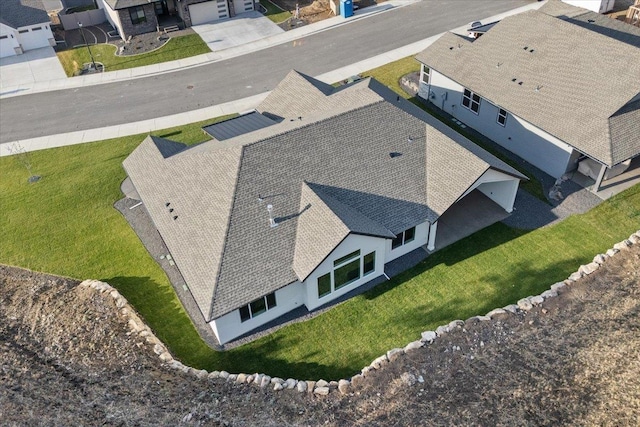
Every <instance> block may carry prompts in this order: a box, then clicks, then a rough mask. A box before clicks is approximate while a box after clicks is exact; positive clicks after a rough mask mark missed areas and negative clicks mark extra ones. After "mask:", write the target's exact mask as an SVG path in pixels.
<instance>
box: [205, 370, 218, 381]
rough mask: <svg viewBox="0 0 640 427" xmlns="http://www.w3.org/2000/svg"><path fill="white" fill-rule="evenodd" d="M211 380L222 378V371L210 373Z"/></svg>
mask: <svg viewBox="0 0 640 427" xmlns="http://www.w3.org/2000/svg"><path fill="white" fill-rule="evenodd" d="M208 376H209V379H210V380H213V379H216V378H220V371H213V372H209V375H208Z"/></svg>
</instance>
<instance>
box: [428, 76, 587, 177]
mask: <svg viewBox="0 0 640 427" xmlns="http://www.w3.org/2000/svg"><path fill="white" fill-rule="evenodd" d="M463 91H464V87H463V86H461V85H459V84H458V83H456V82H454V81H453V80H451V79H449V78H448V77H446V76H444V75H442V74H440V73H438V72H437V71H435V70H431V84H430V85H429V86H428V87H427V85H425V84H421V85H420V92H419V94H420V96H422V97H423V98H425V99H429V100H430V101H431V102H432V103H433V104H434V105H436V106H437V107H439V108H441V109H443V110H444V111H446V112H447V113H449V114H451V115H452V116H454V117H456V118H457V119H458V120H460V121H461V122H463V123H465V124H466V125H468V126H470V127H472V128H474V129H475V130H477V131H478V132H480V133H482V134H483V135H485V136H487V137H488V138H491V139H492V140H493V141H495V142H497V143H498V144H500V145H502V146H503V147H505V148H506V149H508V150H510V151H512V152H514V153H515V154H517V155H518V156H520V157H522V158H523V159H525V160H527V161H528V162H530V163H532V164H533V165H535V166H537V167H538V168H540V169H542V170H543V171H545V172H546V173H548V174H549V175H551V176H553V177H556V178H557V177H560V176H562V175H563V174H564V173H565V172H567V171H570V170H574V169H575V168H576V167H577V165H576V163H575V159H576V158H577V156H578V153H576V152H575V150H574V149H573V147H571V146H570V145H568V144H566V143H564V142H562V141H561V140H559V139H558V138H556V137H554V136H552V135H550V134H548V133H547V132H545V131H543V130H542V129H539V128H538V127H536V126H534V125H532V124H531V123H529V122H527V121H525V120H523V119H521V118H520V117H517V116H514V115H512V114H511V113H508V116H507V121H506V124H505V126H501V125H500V124H498V122H497V117H498V110H499V107H498V106H496V105H493V104H492V103H491V102H489V101H488V100H486V99H484V98H483V99H482V100H481V101H480V109H479V111H478V114H476V113H474V112H473V111H470V110H468V109H467V108H464V107H463V106H462V93H463Z"/></svg>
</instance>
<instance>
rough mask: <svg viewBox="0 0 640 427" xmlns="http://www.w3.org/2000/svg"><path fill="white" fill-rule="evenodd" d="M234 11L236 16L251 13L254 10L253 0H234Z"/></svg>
mask: <svg viewBox="0 0 640 427" xmlns="http://www.w3.org/2000/svg"><path fill="white" fill-rule="evenodd" d="M233 9H234V10H235V12H236V15H237V14H239V13H242V12H250V11H252V10H253V0H233Z"/></svg>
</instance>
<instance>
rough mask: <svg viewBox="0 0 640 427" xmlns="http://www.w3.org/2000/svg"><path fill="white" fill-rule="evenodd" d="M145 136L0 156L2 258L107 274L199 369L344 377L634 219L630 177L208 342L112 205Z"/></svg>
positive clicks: (534, 285) (52, 269)
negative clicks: (255, 330)
mask: <svg viewBox="0 0 640 427" xmlns="http://www.w3.org/2000/svg"><path fill="white" fill-rule="evenodd" d="M211 122H213V120H211V121H208V122H207V123H211ZM203 124H204V123H196V124H192V125H189V126H184V127H179V128H173V129H168V130H165V131H159V132H154V134H156V135H160V136H164V137H167V138H170V139H173V140H176V141H181V142H185V143H189V144H192V143H196V142H199V141H202V140H204V139H205V137H204V134H203V133H202V131H201V130H200V127H201V126H202V125H203ZM143 138H144V135H138V136H131V137H126V138H119V139H113V140H108V141H101V142H96V143H90V144H82V145H74V146H69V147H63V148H57V149H51V150H45V151H37V152H33V153H31V154H30V156H31V163H32V165H33V173H35V174H38V175H41V176H42V179H41V181H40V182H38V183H35V184H28V183H27V178H28V173H27V171H26V169H25V168H24V167H23V166H22V165H20V163H19V162H18V161H17V160H16V159H15V158H13V157H2V158H0V170H2V179H0V206H2V211H3V212H2V216H0V242H1V244H0V262H2V263H5V264H10V265H17V266H22V267H26V268H30V269H33V270H38V271H44V272H49V273H54V274H61V275H65V276H70V277H76V278H80V279H85V278H96V279H100V280H104V281H107V282H109V283H110V284H111V285H113V286H115V287H116V288H118V289H119V290H120V292H122V294H123V295H124V296H125V297H126V298H127V299H129V301H130V302H131V303H132V304H133V306H134V307H136V309H137V310H138V311H139V312H140V314H141V315H142V316H143V317H144V319H145V320H146V321H147V322H148V324H149V325H150V326H151V328H152V329H153V330H154V331H155V332H156V334H157V335H158V336H159V337H160V338H161V339H162V340H163V341H165V342H166V343H167V345H168V347H169V348H170V349H171V351H172V352H173V354H174V355H176V356H177V357H178V358H179V359H180V360H182V361H183V362H184V363H186V364H189V365H191V366H194V367H198V368H206V369H209V370H213V369H218V370H220V369H225V370H227V371H230V372H249V373H253V372H265V373H268V374H269V375H276V376H281V377H285V378H286V377H290V376H291V377H295V378H299V379H317V378H324V379H337V378H340V377H348V376H350V375H353V374H354V373H356V372H358V371H359V370H360V369H361V368H362V367H363V366H364V365H366V364H368V363H369V362H370V361H371V360H372V359H373V358H375V357H377V356H379V355H381V354H383V353H384V352H386V351H387V350H389V349H391V348H393V347H398V346H404V345H405V344H407V343H408V342H410V341H413V340H416V339H418V338H419V337H420V332H421V331H424V330H427V329H434V328H435V327H437V326H438V325H440V324H443V323H447V322H449V321H450V320H453V319H457V318H461V319H465V318H467V317H469V316H472V315H475V314H484V313H486V312H487V311H489V310H491V309H492V308H494V307H497V306H503V305H506V304H509V303H513V302H515V301H516V300H518V299H519V298H521V297H524V296H528V295H533V294H538V293H540V292H541V291H543V290H544V289H546V288H548V287H549V285H550V284H552V283H553V282H555V281H558V280H562V279H564V278H566V277H567V276H568V275H569V274H570V273H571V272H572V271H574V270H576V269H577V267H578V265H579V264H581V263H586V262H589V261H590V260H591V258H592V257H593V255H595V254H596V253H598V252H603V251H604V250H606V249H607V248H608V247H610V246H611V245H612V244H613V243H614V242H617V241H620V240H622V239H623V238H625V237H627V236H628V235H629V234H630V233H631V232H633V231H635V230H637V229H638V227H639V225H640V186H635V187H633V188H631V189H629V190H627V191H626V192H625V193H622V194H620V195H618V196H617V197H614V198H613V199H611V200H609V201H608V202H605V203H603V204H602V205H600V206H599V207H597V208H595V209H593V210H592V211H590V212H589V213H587V214H584V215H579V216H573V217H570V218H568V219H567V220H565V221H563V222H562V223H560V224H557V225H554V226H550V227H547V228H544V229H540V230H536V231H532V232H528V233H525V232H522V231H519V230H514V229H510V228H508V227H506V226H504V225H502V224H496V225H494V226H492V227H489V228H487V229H485V230H483V231H481V232H479V233H476V234H475V235H473V236H471V237H469V238H467V239H464V240H462V241H460V242H458V243H456V244H454V245H452V246H450V247H448V248H446V249H444V250H442V251H440V252H437V253H436V254H434V255H432V256H431V257H429V258H428V259H427V260H425V261H424V262H423V263H421V264H420V265H418V266H417V267H415V268H414V269H412V270H410V271H407V272H405V273H403V274H402V275H400V276H399V277H397V278H395V279H393V280H391V281H389V282H387V283H385V284H383V285H381V286H379V287H378V288H376V289H374V290H372V291H370V292H368V293H366V294H364V295H361V296H358V297H356V298H353V299H351V300H349V301H347V302H345V303H343V304H341V305H339V306H337V307H335V308H333V309H332V310H330V311H328V312H327V313H324V314H322V315H320V316H318V317H316V318H314V319H312V320H310V321H307V322H304V323H298V324H295V325H291V326H288V327H286V328H283V329H281V330H279V331H277V332H275V333H273V334H271V335H270V336H267V337H264V338H262V339H260V340H257V341H255V342H253V343H250V344H247V345H245V346H242V347H240V348H237V349H235V350H232V351H228V352H224V353H217V352H214V351H213V350H211V349H210V348H209V347H207V346H206V345H205V344H204V343H203V342H202V341H201V340H200V339H199V337H198V335H197V333H196V331H195V330H194V328H193V327H192V325H191V322H190V320H189V318H188V317H187V316H186V314H185V312H184V311H183V309H182V307H181V305H180V303H179V301H178V300H177V298H176V296H175V293H174V292H173V289H172V288H171V286H170V284H169V282H168V280H167V278H166V276H165V275H164V273H163V271H162V270H161V269H160V267H159V266H158V265H157V264H156V263H155V262H154V260H153V259H152V258H151V257H150V255H149V254H148V253H147V252H146V250H145V248H144V247H143V246H142V244H141V243H140V241H139V240H138V238H137V236H136V235H135V233H134V232H133V231H132V230H131V229H130V227H129V226H128V224H127V223H126V221H125V220H124V219H123V218H122V216H121V215H120V213H118V212H117V211H116V210H115V209H114V208H113V203H114V202H115V201H117V200H118V199H120V198H121V197H122V195H121V194H120V190H119V186H120V183H121V182H122V180H123V179H124V178H125V173H124V171H123V169H122V166H121V163H122V161H123V160H124V158H125V157H126V156H127V155H128V154H129V153H130V152H131V151H132V150H133V149H134V148H135V147H136V146H137V145H138V144H139V143H140V142H141V141H142V139H143Z"/></svg>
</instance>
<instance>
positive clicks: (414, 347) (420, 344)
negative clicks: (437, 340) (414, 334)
mask: <svg viewBox="0 0 640 427" xmlns="http://www.w3.org/2000/svg"><path fill="white" fill-rule="evenodd" d="M423 346H424V343H423V342H422V341H412V342H410V343H409V344H407V345H406V346H404V352H405V353H408V352H410V351H414V350H417V349H419V348H420V347H423Z"/></svg>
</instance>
